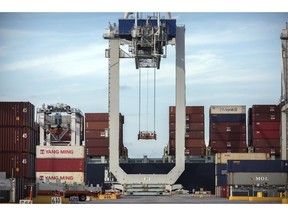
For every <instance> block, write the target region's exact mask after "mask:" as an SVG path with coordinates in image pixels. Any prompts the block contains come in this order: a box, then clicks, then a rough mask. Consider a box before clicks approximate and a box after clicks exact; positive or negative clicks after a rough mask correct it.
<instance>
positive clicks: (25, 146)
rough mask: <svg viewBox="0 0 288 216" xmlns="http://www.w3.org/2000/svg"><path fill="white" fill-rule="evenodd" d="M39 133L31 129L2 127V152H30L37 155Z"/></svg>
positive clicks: (0, 132) (0, 130)
mask: <svg viewBox="0 0 288 216" xmlns="http://www.w3.org/2000/svg"><path fill="white" fill-rule="evenodd" d="M38 140H39V139H38V132H37V131H35V130H34V129H32V128H29V127H1V126H0V152H30V153H32V154H35V150H36V144H38V142H39V141H38Z"/></svg>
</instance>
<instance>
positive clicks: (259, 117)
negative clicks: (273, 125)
mask: <svg viewBox="0 0 288 216" xmlns="http://www.w3.org/2000/svg"><path fill="white" fill-rule="evenodd" d="M280 120H281V114H280V113H275V114H270V113H255V114H253V115H252V121H253V122H280Z"/></svg>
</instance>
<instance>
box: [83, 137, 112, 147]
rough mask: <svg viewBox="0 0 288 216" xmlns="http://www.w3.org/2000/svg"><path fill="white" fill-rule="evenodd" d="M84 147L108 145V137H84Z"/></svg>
mask: <svg viewBox="0 0 288 216" xmlns="http://www.w3.org/2000/svg"><path fill="white" fill-rule="evenodd" d="M85 146H86V147H109V138H103V139H86V140H85Z"/></svg>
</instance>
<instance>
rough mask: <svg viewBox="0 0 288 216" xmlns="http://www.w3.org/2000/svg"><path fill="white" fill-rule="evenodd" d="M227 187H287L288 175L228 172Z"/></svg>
mask: <svg viewBox="0 0 288 216" xmlns="http://www.w3.org/2000/svg"><path fill="white" fill-rule="evenodd" d="M227 176H228V178H227V179H228V182H227V184H228V185H238V186H239V185H256V184H260V185H266V186H267V185H279V186H280V185H287V179H288V173H268V172H234V173H233V172H228V173H227Z"/></svg>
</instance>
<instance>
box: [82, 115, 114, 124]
mask: <svg viewBox="0 0 288 216" xmlns="http://www.w3.org/2000/svg"><path fill="white" fill-rule="evenodd" d="M98 121H109V113H85V122H98Z"/></svg>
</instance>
